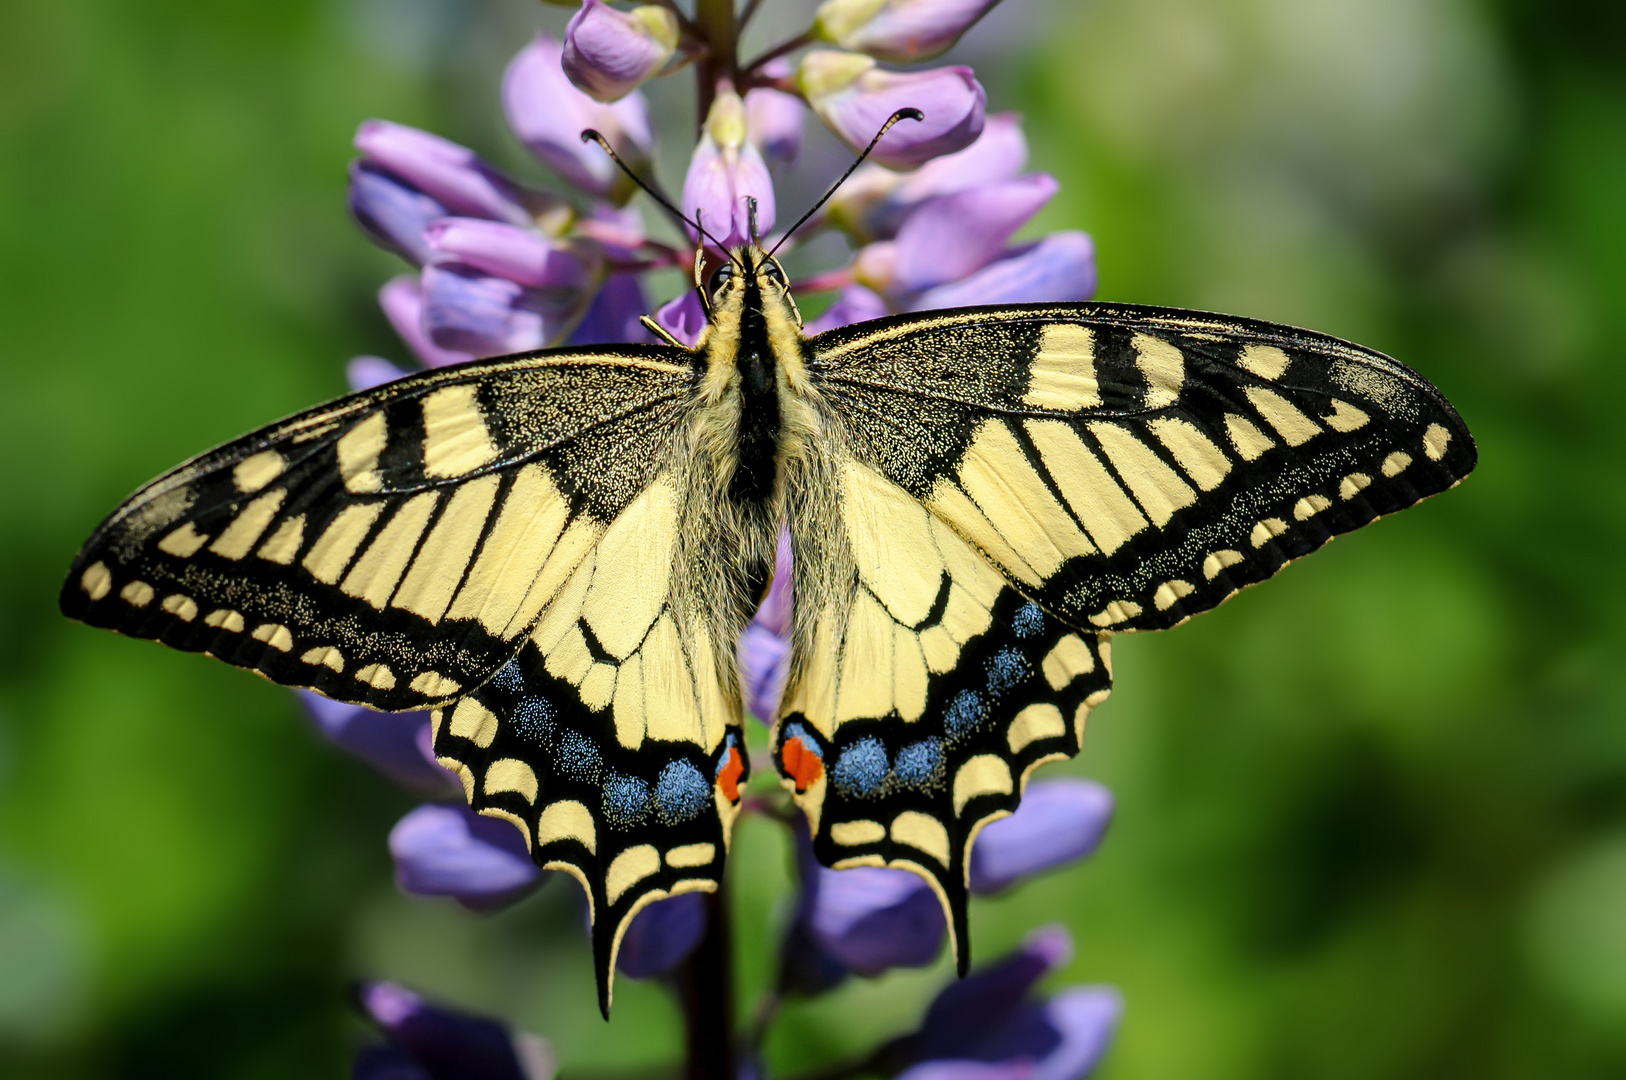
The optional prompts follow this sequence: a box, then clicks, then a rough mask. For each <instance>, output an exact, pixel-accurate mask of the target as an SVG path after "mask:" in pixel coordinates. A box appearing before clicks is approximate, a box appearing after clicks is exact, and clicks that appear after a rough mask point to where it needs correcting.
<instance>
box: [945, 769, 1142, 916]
mask: <svg viewBox="0 0 1626 1080" xmlns="http://www.w3.org/2000/svg"><path fill="white" fill-rule="evenodd" d="M1112 808H1113V804H1112V793H1111V792H1110V791H1108V790H1107V789H1106V788H1105V787H1104V786H1102V785H1101V784H1097V783H1095V782H1094V781H1091V780H1080V779H1077V778H1076V777H1070V776H1064V777H1056V778H1055V779H1052V780H1035V781H1034V782H1033V783H1031V784H1029V785H1028V788H1027V790H1026V791H1025V792H1023V794H1022V803H1021V805H1020V806H1018V807H1017V808H1016V812H1015V813H1014V814H1012V815H1011V816H1010V817H1006V818H1000V819H999V820H998V821H995V822H992V823H990V824H988V825H986V826H984V827H983V830H982V832H980V833H978V834H977V842H976V843H975V844H973V845H972V846H971V889H972V891H973V892H979V893H994V892H999V891H1000V890H1002V889H1005V888H1008V887H1009V886H1010V885H1012V884H1014V883H1015V882H1016V881H1018V880H1020V879H1022V878H1025V877H1028V876H1031V875H1033V874H1038V873H1041V872H1043V871H1045V870H1049V869H1051V868H1052V867H1056V866H1060V865H1062V864H1064V863H1069V862H1073V861H1075V860H1077V859H1082V858H1084V857H1085V856H1087V855H1090V854H1091V853H1093V852H1094V851H1095V849H1096V848H1097V847H1099V846H1100V844H1101V838H1102V837H1103V836H1105V835H1106V831H1107V825H1108V824H1110V823H1111V821H1112Z"/></svg>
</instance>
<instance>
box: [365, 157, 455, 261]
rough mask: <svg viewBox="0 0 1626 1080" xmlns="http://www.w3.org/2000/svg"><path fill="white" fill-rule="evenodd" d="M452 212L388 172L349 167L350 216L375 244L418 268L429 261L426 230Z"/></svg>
mask: <svg viewBox="0 0 1626 1080" xmlns="http://www.w3.org/2000/svg"><path fill="white" fill-rule="evenodd" d="M450 212H451V211H449V210H447V209H446V207H445V206H443V205H441V203H440V202H439V200H436V199H432V198H430V197H429V196H428V195H425V194H424V193H423V192H421V191H419V190H418V189H417V188H414V187H412V186H411V185H410V184H408V183H406V182H405V181H403V180H401V179H400V178H398V177H396V176H395V175H393V174H392V173H390V172H389V171H388V170H386V169H381V168H379V167H378V166H377V165H373V164H371V163H369V162H366V161H352V162H351V163H350V213H351V214H352V215H354V216H355V219H356V221H357V222H358V223H359V224H360V225H361V227H362V228H363V229H365V230H366V231H367V234H368V235H369V236H371V237H372V238H373V239H374V240H376V241H377V242H378V243H380V244H382V245H383V246H384V247H387V248H390V249H391V250H393V251H396V252H399V253H400V254H401V255H403V256H405V257H406V258H408V259H410V260H411V261H413V262H415V263H417V264H418V265H419V266H422V265H423V264H424V263H426V262H428V261H429V244H428V242H427V241H426V240H425V239H424V235H423V234H424V230H425V229H427V228H428V227H429V223H430V222H431V221H435V220H436V219H438V218H443V217H445V216H446V215H447V214H449V213H450Z"/></svg>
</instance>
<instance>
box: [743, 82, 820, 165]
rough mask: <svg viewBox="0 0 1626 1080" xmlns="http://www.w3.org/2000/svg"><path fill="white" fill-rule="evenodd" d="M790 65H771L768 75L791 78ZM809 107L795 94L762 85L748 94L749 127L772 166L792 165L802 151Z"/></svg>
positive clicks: (746, 108)
mask: <svg viewBox="0 0 1626 1080" xmlns="http://www.w3.org/2000/svg"><path fill="white" fill-rule="evenodd" d="M790 72H791V69H790V65H789V64H782V65H777V66H776V65H773V64H770V65H768V68H767V71H766V72H765V74H768V75H775V74H782V75H783V76H784V77H786V78H788V77H789V76H790ZM806 119H807V106H805V105H803V104H802V99H801V98H799V97H797V96H796V95H795V94H787V93H784V92H783V91H780V90H774V89H772V88H770V87H766V86H761V87H757V88H756V89H755V90H752V91H750V92H748V93H747V94H746V95H745V127H746V130H747V131H748V132H749V133H750V136H751V141H752V142H753V143H755V144H756V145H757V147H758V148H759V149H760V150H761V151H762V156H763V157H764V158H766V159H767V161H768V164H770V165H776V166H788V165H790V164H792V163H793V162H795V160H796V155H797V154H798V153H800V152H801V149H802V127H803V122H804V121H805V120H806Z"/></svg>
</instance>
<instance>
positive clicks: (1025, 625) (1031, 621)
mask: <svg viewBox="0 0 1626 1080" xmlns="http://www.w3.org/2000/svg"><path fill="white" fill-rule="evenodd" d="M1011 633H1013V634H1015V635H1016V636H1017V637H1019V638H1030V637H1033V636H1034V635H1035V634H1042V633H1044V612H1042V611H1040V610H1039V605H1038V604H1035V603H1033V602H1032V601H1029V602H1028V603H1026V604H1023V605H1022V606H1021V607H1019V608H1017V609H1016V614H1015V615H1014V616H1013V617H1012V618H1011Z"/></svg>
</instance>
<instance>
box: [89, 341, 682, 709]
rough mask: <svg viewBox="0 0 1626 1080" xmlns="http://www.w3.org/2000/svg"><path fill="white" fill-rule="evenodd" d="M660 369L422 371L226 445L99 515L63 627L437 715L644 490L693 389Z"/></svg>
mask: <svg viewBox="0 0 1626 1080" xmlns="http://www.w3.org/2000/svg"><path fill="white" fill-rule="evenodd" d="M666 352H668V353H670V355H662V350H657V349H646V350H640V351H636V352H635V353H634V354H633V355H615V354H614V353H604V354H592V355H582V354H573V355H572V354H567V355H553V356H540V357H537V358H534V359H528V360H521V361H517V362H516V361H506V362H493V363H486V364H476V365H468V366H466V367H460V368H455V369H449V370H444V371H438V372H430V373H426V374H423V375H419V376H415V377H412V378H407V379H402V380H400V381H398V382H395V383H391V384H389V385H388V386H385V387H381V388H379V389H377V390H374V391H370V392H367V393H363V394H357V395H353V396H351V397H348V398H344V399H341V400H339V401H337V402H335V403H333V404H331V405H329V406H325V407H323V408H319V409H316V410H313V411H311V412H307V413H304V414H302V415H300V416H296V417H293V418H291V419H289V420H286V421H283V422H282V423H279V424H275V425H272V426H271V427H268V428H265V429H263V430H261V431H259V432H256V433H254V434H252V435H249V436H246V437H244V438H242V439H238V440H237V441H235V442H232V443H229V444H227V445H226V446H223V447H221V448H219V449H217V450H214V451H211V452H209V453H206V454H204V455H202V456H200V457H198V458H196V459H194V460H193V461H191V462H189V463H187V464H185V465H183V466H181V467H179V468H177V469H175V470H173V471H172V472H170V473H168V474H166V475H165V476H162V477H160V478H159V479H157V480H155V481H153V482H152V483H151V484H148V485H147V486H146V487H144V488H143V489H142V490H140V491H139V492H137V493H136V494H135V495H134V496H132V497H131V498H130V499H129V500H128V501H126V502H125V504H124V505H123V506H122V507H120V508H119V510H117V511H116V512H115V513H114V514H113V515H112V516H111V517H109V518H108V520H107V521H106V522H105V523H104V524H103V525H102V526H101V528H99V529H98V530H97V532H96V534H95V535H94V536H92V537H91V539H90V541H89V542H88V543H87V544H86V545H85V547H84V548H83V549H82V550H81V551H80V553H79V556H78V558H77V559H76V560H75V563H74V566H73V569H72V571H71V572H70V574H69V577H68V581H67V582H66V584H65V585H64V587H63V591H62V597H61V602H62V608H63V611H64V612H65V613H66V614H68V615H70V616H72V617H74V618H78V619H82V620H84V621H85V622H88V623H91V624H93V625H96V626H104V627H109V628H111V629H115V630H119V631H120V632H122V633H126V634H131V635H133V636H136V637H145V638H156V639H158V640H160V641H162V642H164V643H165V644H168V645H172V646H175V647H176V648H180V649H185V650H188V651H193V652H207V653H210V654H212V655H214V656H217V657H219V658H221V659H223V660H226V661H228V662H229V663H233V664H236V665H238V666H240V667H246V668H252V669H254V670H257V671H259V672H261V673H262V674H264V675H266V676H267V677H269V678H271V679H273V680H275V681H277V682H281V683H286V684H289V685H293V686H308V687H313V688H315V689H317V690H320V691H321V692H322V693H324V694H327V695H328V696H330V697H334V698H338V699H340V700H343V701H351V702H359V703H362V704H367V705H371V706H373V707H376V708H381V709H388V710H401V709H411V708H422V707H424V706H426V705H429V704H433V703H436V702H439V701H444V700H446V699H448V698H451V697H454V696H456V695H457V694H459V693H461V692H463V691H466V690H468V689H471V688H472V687H474V686H477V685H479V684H480V683H481V682H483V681H485V679H487V678H489V677H490V675H491V673H492V672H493V671H495V670H496V669H497V668H499V667H500V666H502V665H503V664H504V663H506V662H507V661H508V660H509V658H510V657H512V656H513V655H514V654H515V652H516V651H517V650H518V648H519V643H520V641H521V639H522V638H523V636H524V634H525V633H526V632H527V631H528V629H529V628H530V626H531V624H532V623H534V622H535V621H536V620H537V618H538V617H539V616H540V613H541V611H542V608H543V606H544V605H545V604H546V603H547V602H548V600H549V599H550V598H551V596H552V594H553V592H554V591H556V590H557V589H559V588H560V587H562V586H563V585H564V584H565V582H566V581H567V580H568V579H569V577H570V574H571V572H572V570H573V569H574V566H575V563H576V562H578V561H579V560H580V559H581V558H583V556H584V555H585V553H586V552H588V551H589V550H591V548H592V546H593V544H594V543H595V542H596V540H597V539H598V538H599V537H600V536H601V535H602V534H603V533H604V531H605V530H606V529H607V528H608V527H609V524H610V523H611V521H613V520H614V518H615V516H616V515H617V514H618V513H620V511H621V509H622V508H623V507H625V506H627V505H629V504H630V503H631V502H632V501H633V500H634V499H635V498H636V496H637V495H638V494H639V493H640V492H641V491H642V490H644V489H645V488H646V487H647V486H648V484H649V482H650V479H651V478H652V476H653V474H654V472H655V470H656V469H657V468H658V467H659V464H660V461H661V455H660V453H658V452H657V451H658V450H660V449H664V448H665V447H666V446H668V445H669V444H670V442H671V440H672V437H673V436H672V431H673V427H674V425H675V423H676V416H677V412H678V409H677V405H678V402H679V401H680V400H681V397H682V395H683V393H684V392H685V390H686V388H687V386H688V385H689V383H690V381H691V369H690V368H689V367H688V366H687V364H686V363H684V362H683V361H684V355H683V354H681V353H679V352H678V351H677V350H666ZM629 451H630V452H629ZM640 451H641V452H640ZM584 459H585V462H591V463H593V464H592V465H591V467H588V466H586V465H585V464H584Z"/></svg>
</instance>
